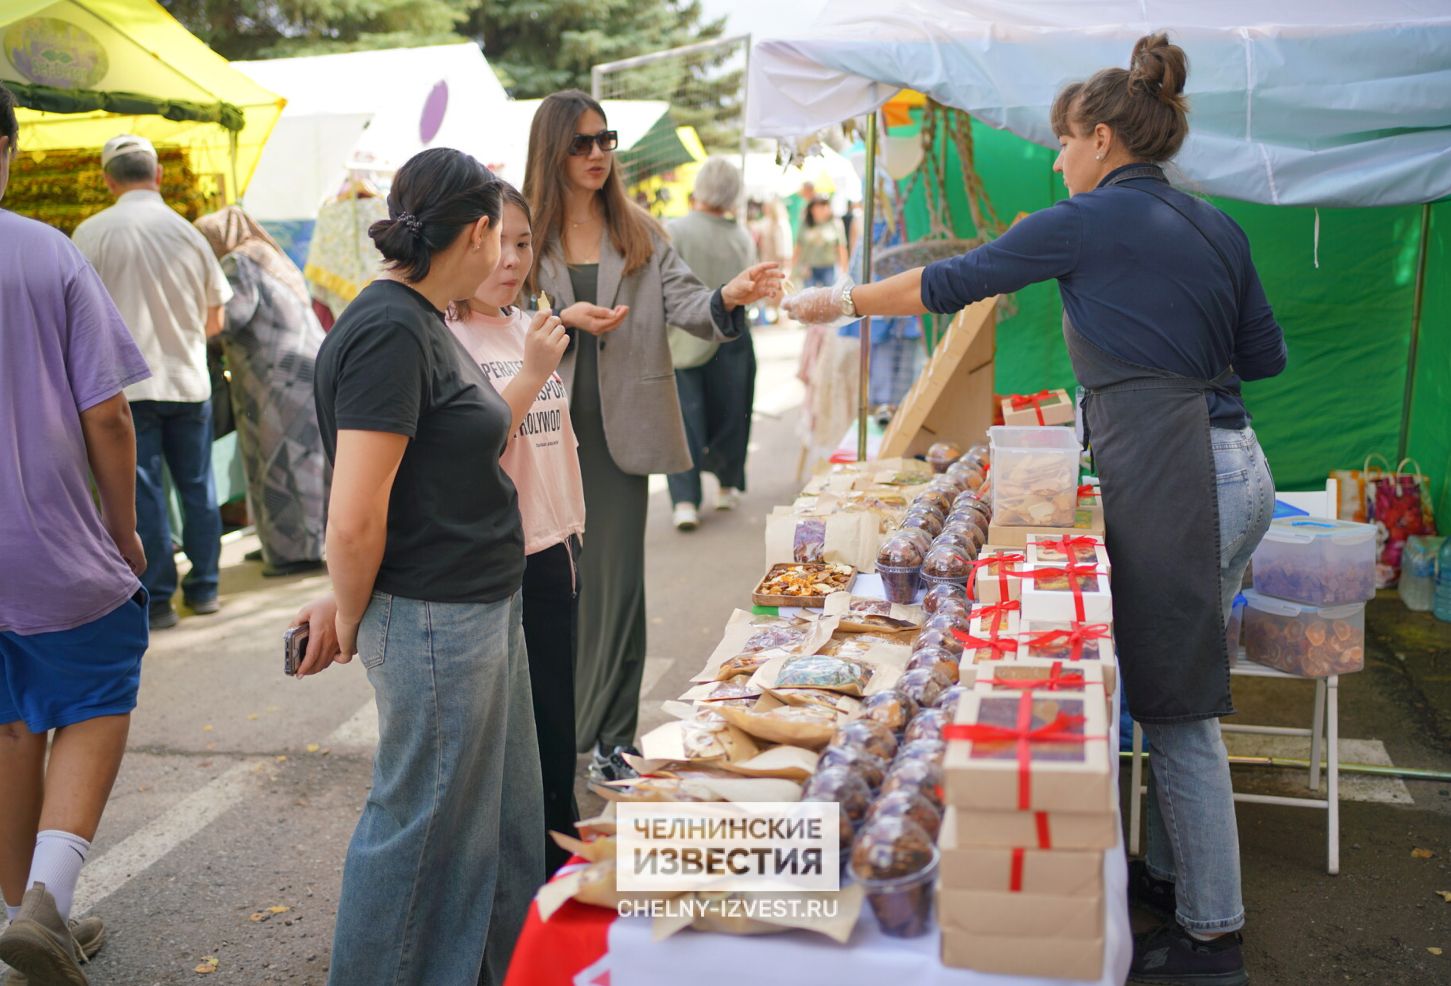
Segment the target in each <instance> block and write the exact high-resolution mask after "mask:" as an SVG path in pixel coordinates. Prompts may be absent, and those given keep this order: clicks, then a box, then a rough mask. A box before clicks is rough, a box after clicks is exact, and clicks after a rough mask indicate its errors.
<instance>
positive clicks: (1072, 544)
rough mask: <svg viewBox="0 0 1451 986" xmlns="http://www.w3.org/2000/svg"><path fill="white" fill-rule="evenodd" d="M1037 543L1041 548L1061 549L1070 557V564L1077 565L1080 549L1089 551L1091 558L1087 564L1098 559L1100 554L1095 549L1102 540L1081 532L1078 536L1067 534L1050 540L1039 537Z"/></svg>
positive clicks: (1066, 556)
mask: <svg viewBox="0 0 1451 986" xmlns="http://www.w3.org/2000/svg"><path fill="white" fill-rule="evenodd" d="M1035 543H1036V544H1037V545H1038V547H1040V548H1057V549H1058V550H1059V551H1061V552H1063V556H1064V557H1065V558H1067V559H1068V564H1070V565H1076V564H1078V551H1079V549H1083V550H1086V551H1087V552H1088V553H1089V559H1090V560H1089V561H1086V562H1085V564H1092V563H1093V560H1096V559H1097V558H1098V555H1097V553H1096V552H1095V550H1094V549H1096V548H1097V547H1098V545H1099V543H1100V542H1099V540H1098V538H1095V537H1088V536H1087V535H1084V534H1080V535H1077V536H1073V535H1068V534H1065V535H1063V536H1062V537H1059V538H1053V539H1052V540H1049V539H1048V538H1038V539H1037V541H1036V542H1035Z"/></svg>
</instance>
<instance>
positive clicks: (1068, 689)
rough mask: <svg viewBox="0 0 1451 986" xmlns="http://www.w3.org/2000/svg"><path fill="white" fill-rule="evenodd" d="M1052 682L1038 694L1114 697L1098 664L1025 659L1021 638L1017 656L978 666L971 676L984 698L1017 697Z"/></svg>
mask: <svg viewBox="0 0 1451 986" xmlns="http://www.w3.org/2000/svg"><path fill="white" fill-rule="evenodd" d="M1049 681H1053V682H1055V684H1052V685H1043V686H1039V687H1037V688H1036V690H1037V691H1051V692H1053V693H1055V694H1059V695H1082V694H1084V693H1090V694H1093V695H1096V696H1099V697H1103V696H1104V695H1109V696H1112V695H1113V689H1112V688H1110V687H1109V686H1108V684H1107V682H1106V681H1105V680H1104V668H1103V665H1101V664H1100V663H1098V662H1097V661H1080V662H1078V663H1077V664H1073V663H1069V662H1067V661H1052V660H1047V661H1045V660H1027V659H1025V658H1024V657H1023V644H1022V638H1021V637H1019V640H1018V656H1017V657H1016V658H1014V659H1013V660H1010V661H998V662H997V663H996V664H994V665H992V667H980V668H979V669H978V673H977V674H976V675H975V676H974V680H973V689H974V690H975V691H979V692H982V693H983V694H985V695H1016V694H1018V693H1019V692H1023V691H1031V690H1034V688H1033V687H1032V686H1033V684H1034V683H1038V682H1049Z"/></svg>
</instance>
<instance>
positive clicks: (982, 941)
mask: <svg viewBox="0 0 1451 986" xmlns="http://www.w3.org/2000/svg"><path fill="white" fill-rule="evenodd" d="M942 903H943V902H941V901H939V902H938V906H939V907H941V906H942ZM942 964H943V965H945V966H949V967H951V968H954V969H972V970H973V971H975V972H983V973H989V974H993V975H1006V976H1031V977H1034V978H1037V979H1052V980H1055V981H1056V980H1060V979H1080V980H1088V981H1089V982H1095V981H1097V980H1098V979H1099V978H1101V977H1102V976H1103V934H1102V932H1100V933H1099V935H1098V937H1096V938H1059V937H1056V936H1048V935H1042V934H1039V935H1033V936H1031V937H1024V938H1017V937H1013V936H1011V935H984V934H978V933H976V932H972V931H959V930H958V929H956V928H949V927H943V929H942Z"/></svg>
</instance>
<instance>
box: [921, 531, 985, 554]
mask: <svg viewBox="0 0 1451 986" xmlns="http://www.w3.org/2000/svg"><path fill="white" fill-rule="evenodd" d="M972 530H973V531H974V533H975V532H976V529H975V528H973V529H972ZM942 545H946V546H947V547H949V548H956V549H958V550H959V551H961V552H963V553H964V554H966V555H967V556H968V557H969V558H976V557H977V549H978V545H977V542H976V539H975V538H974V537H973V536H972V535H971V534H968V533H967V532H966V531H963V530H961V529H960V528H959V529H956V530H950V531H949V530H948V529H947V528H946V527H943V529H942V533H941V534H939V535H937V536H936V537H935V538H933V539H932V547H934V548H936V547H940V546H942Z"/></svg>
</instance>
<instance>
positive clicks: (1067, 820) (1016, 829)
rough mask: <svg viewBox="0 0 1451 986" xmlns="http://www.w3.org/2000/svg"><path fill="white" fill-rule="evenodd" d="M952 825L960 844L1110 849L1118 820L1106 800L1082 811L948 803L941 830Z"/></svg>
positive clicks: (1003, 847) (1115, 839)
mask: <svg viewBox="0 0 1451 986" xmlns="http://www.w3.org/2000/svg"><path fill="white" fill-rule="evenodd" d="M949 828H952V829H953V830H954V831H955V832H956V833H957V841H958V843H959V844H960V845H968V844H971V845H975V846H980V847H983V848H988V847H995V848H999V849H1017V848H1019V847H1027V848H1039V849H1112V848H1113V847H1114V846H1116V845H1117V844H1118V837H1119V821H1118V816H1117V815H1116V814H1114V806H1113V804H1111V803H1110V802H1108V801H1105V802H1104V803H1103V804H1101V805H1098V806H1096V807H1090V808H1087V809H1086V810H1084V811H1017V810H1016V809H1014V810H997V809H988V810H979V809H976V808H964V807H961V806H959V805H949V806H948V808H947V813H946V814H945V815H943V817H942V830H943V831H944V832H945V831H947V829H949Z"/></svg>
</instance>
